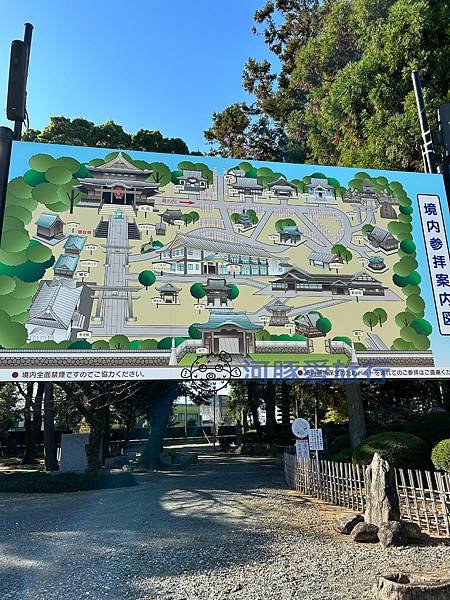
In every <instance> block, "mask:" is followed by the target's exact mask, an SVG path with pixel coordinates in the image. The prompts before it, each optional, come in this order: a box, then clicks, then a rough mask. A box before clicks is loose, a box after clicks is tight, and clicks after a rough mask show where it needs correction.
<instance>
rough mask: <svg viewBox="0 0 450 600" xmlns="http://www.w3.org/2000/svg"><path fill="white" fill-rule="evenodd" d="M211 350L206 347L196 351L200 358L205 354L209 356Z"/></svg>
mask: <svg viewBox="0 0 450 600" xmlns="http://www.w3.org/2000/svg"><path fill="white" fill-rule="evenodd" d="M208 352H209V350H208V348H205V347H203V346H202V347H201V348H197V350H196V351H195V353H196V354H198V355H199V356H203V355H204V354H208Z"/></svg>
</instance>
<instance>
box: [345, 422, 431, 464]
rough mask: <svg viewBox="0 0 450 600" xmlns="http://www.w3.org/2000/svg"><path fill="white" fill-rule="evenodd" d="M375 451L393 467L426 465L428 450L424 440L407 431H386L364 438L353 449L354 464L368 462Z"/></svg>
mask: <svg viewBox="0 0 450 600" xmlns="http://www.w3.org/2000/svg"><path fill="white" fill-rule="evenodd" d="M375 452H378V454H379V455H380V456H382V458H384V459H385V460H387V461H388V462H389V464H390V465H391V466H393V467H403V468H416V469H419V468H422V467H424V466H426V465H427V462H428V456H429V451H428V448H427V446H426V444H425V442H424V441H423V440H422V439H421V438H419V437H417V436H416V435H412V434H409V433H401V432H398V431H387V432H385V433H378V434H376V435H372V436H370V437H368V438H366V439H365V440H364V441H362V442H361V444H360V445H359V446H357V447H356V448H355V449H354V450H353V456H352V462H353V463H354V464H361V463H362V464H366V465H367V464H369V463H370V462H371V460H372V458H373V455H374V454H375Z"/></svg>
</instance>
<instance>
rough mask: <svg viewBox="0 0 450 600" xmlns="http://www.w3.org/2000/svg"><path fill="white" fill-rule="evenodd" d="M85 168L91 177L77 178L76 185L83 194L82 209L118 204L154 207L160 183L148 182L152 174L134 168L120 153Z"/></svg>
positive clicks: (146, 170) (134, 206)
mask: <svg viewBox="0 0 450 600" xmlns="http://www.w3.org/2000/svg"><path fill="white" fill-rule="evenodd" d="M86 167H87V169H88V171H89V174H90V177H80V178H79V181H80V184H79V186H78V188H79V189H80V191H81V192H84V193H85V194H86V196H84V197H83V199H82V201H81V203H80V204H81V205H82V206H93V207H95V208H101V207H103V205H108V204H109V205H114V204H117V205H128V206H132V207H133V208H134V209H136V208H137V206H139V205H142V204H154V200H152V199H151V197H152V196H154V195H155V194H156V193H157V191H158V188H159V183H156V182H154V181H152V180H151V175H152V171H151V170H149V169H139V168H138V167H135V166H134V165H133V164H131V163H130V162H129V161H128V160H127V159H126V158H125V157H124V156H123V155H122V153H121V152H119V154H118V155H117V156H116V158H113V159H112V160H110V161H108V162H106V163H104V164H102V165H99V166H97V167H95V166H92V165H86Z"/></svg>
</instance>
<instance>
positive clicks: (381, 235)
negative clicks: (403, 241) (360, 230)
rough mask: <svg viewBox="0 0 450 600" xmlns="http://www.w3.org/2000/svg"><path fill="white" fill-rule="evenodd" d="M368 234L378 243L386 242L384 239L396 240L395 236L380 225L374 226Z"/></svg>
mask: <svg viewBox="0 0 450 600" xmlns="http://www.w3.org/2000/svg"><path fill="white" fill-rule="evenodd" d="M369 236H370V237H372V238H373V239H374V240H375V241H377V242H378V243H379V244H381V242H386V241H389V242H391V241H395V242H396V241H397V240H396V239H395V237H394V236H393V235H392V234H391V233H390V232H389V231H387V230H386V229H382V228H381V227H378V226H375V227H374V228H373V229H372V231H371V232H370V233H369Z"/></svg>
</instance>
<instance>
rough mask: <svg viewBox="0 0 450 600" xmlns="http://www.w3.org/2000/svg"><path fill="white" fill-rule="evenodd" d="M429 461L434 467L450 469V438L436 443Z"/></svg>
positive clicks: (443, 469) (444, 469)
mask: <svg viewBox="0 0 450 600" xmlns="http://www.w3.org/2000/svg"><path fill="white" fill-rule="evenodd" d="M431 461H432V463H433V465H434V466H435V468H436V469H440V470H442V471H450V439H448V440H441V441H440V442H439V443H438V444H436V446H435V447H434V448H433V451H432V453H431Z"/></svg>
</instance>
